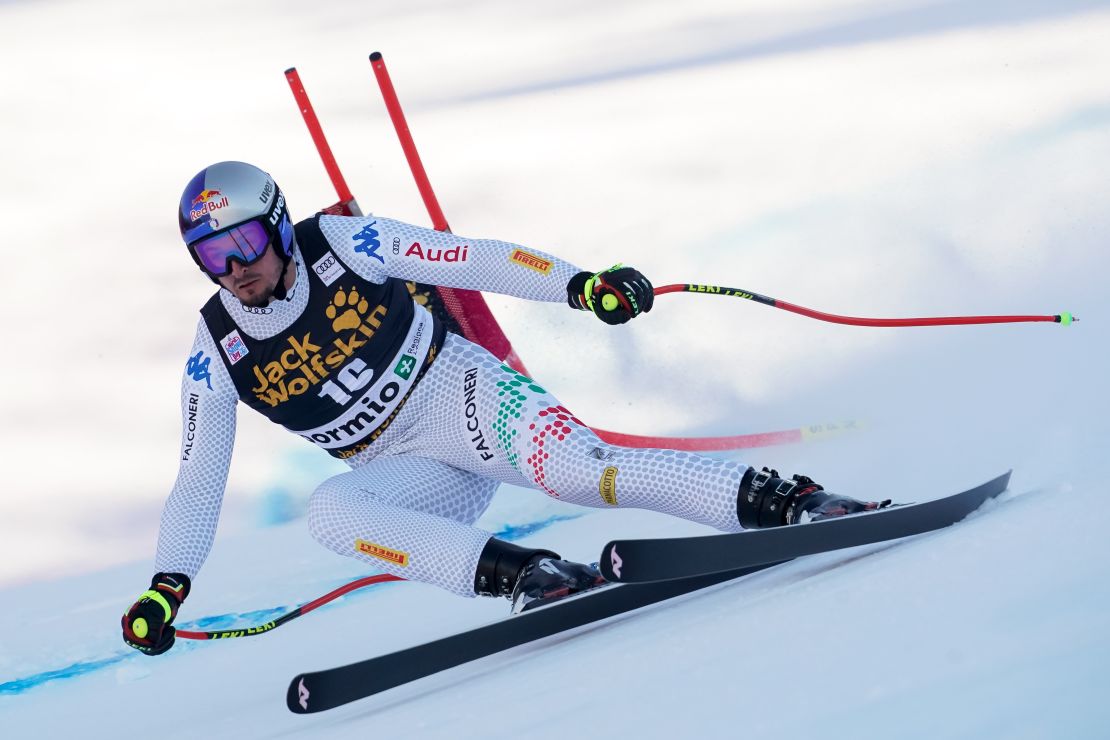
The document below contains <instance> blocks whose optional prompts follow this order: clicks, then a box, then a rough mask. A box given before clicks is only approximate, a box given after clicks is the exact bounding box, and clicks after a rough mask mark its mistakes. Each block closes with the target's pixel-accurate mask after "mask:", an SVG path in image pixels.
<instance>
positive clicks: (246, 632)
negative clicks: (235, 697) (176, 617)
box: [176, 573, 405, 640]
mask: <svg viewBox="0 0 1110 740" xmlns="http://www.w3.org/2000/svg"><path fill="white" fill-rule="evenodd" d="M403 580H405V579H404V578H401V577H400V576H394V575H389V574H388V573H384V574H382V575H376V576H366V577H365V578H359V579H358V580H357V581H351V582H350V583H348V584H347V585H345V586H340V587H339V588H337V589H335V590H334V591H329V592H328V593H326V594H324V595H323V596H321V597H320V598H318V599H315V600H313V601H310V602H308V603H307V604H301V605H300V606H298V607H297V608H296V609H293V610H291V611H288V612H286V613H285V614H282V615H281V616H280V617H278V618H277V619H274V620H271V621H269V622H266V623H265V624H257V625H254V626H253V627H242V628H240V629H233V630H214V631H212V632H199V631H196V632H195V631H192V630H177V633H176V634H177V636H178V637H182V638H184V639H186V640H223V639H227V638H229V637H252V636H254V635H261V634H264V633H266V632H269V631H270V630H273V629H277V628H278V627H280V626H281V625H283V624H287V623H288V622H292V621H293V620H294V619H296V618H297V617H303V616H304V615H305V614H308V613H309V612H310V611H312V610H313V609H317V608H319V607H321V606H323V605H324V604H326V603H328V602H329V601H335V600H336V599H338V598H339V597H340V596H342V595H344V594H347V593H350V592H351V591H354V590H355V589H359V588H363V587H364V586H372V585H374V584H375V583H389V582H390V581H403Z"/></svg>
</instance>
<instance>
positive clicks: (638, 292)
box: [567, 265, 655, 324]
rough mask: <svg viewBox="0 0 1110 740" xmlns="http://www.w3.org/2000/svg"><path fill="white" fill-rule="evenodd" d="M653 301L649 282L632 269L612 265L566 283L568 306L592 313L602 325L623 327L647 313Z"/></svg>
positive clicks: (576, 276)
mask: <svg viewBox="0 0 1110 740" xmlns="http://www.w3.org/2000/svg"><path fill="white" fill-rule="evenodd" d="M654 301H655V292H654V290H653V289H652V287H651V281H649V280H648V279H647V278H646V277H644V276H643V275H642V274H641V273H640V271H639V270H637V269H636V268H634V267H625V266H623V265H613V266H612V267H610V268H609V269H608V270H604V271H602V272H599V273H597V274H596V275H592V274H590V273H588V272H580V273H578V274H577V275H575V276H574V277H572V278H571V279H570V282H569V283H567V303H569V304H570V307H571V308H577V309H579V310H582V311H593V313H594V315H595V316H597V317H598V318H599V319H601V320H602V321H604V322H605V323H606V324H623V323H624V322H626V321H628V320H629V319H632V318H635V317H636V316H639V315H640V314H641V313H642V312H644V311H650V310H651V305H652V303H653V302H654Z"/></svg>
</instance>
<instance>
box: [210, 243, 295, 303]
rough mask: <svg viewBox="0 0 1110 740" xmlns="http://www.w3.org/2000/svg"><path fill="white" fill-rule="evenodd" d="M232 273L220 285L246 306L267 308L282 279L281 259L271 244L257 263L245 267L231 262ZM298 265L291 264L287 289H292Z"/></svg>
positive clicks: (239, 263)
mask: <svg viewBox="0 0 1110 740" xmlns="http://www.w3.org/2000/svg"><path fill="white" fill-rule="evenodd" d="M230 262H231V272H230V273H229V274H227V275H225V276H223V277H222V278H220V279H219V280H220V285H222V286H223V287H225V288H227V289H228V290H229V291H231V292H232V293H234V294H235V297H236V298H238V299H239V300H240V301H241V302H242V303H243V305H244V306H256V307H261V306H265V305H266V304H267V303H269V302H270V299H271V298H272V297H273V295H274V290H275V289H277V284H278V280H280V279H281V257H279V256H278V254H277V250H276V249H274V245H273V244H271V245H270V246H269V247H267V248H266V253H265V254H263V255H262V256H261V257H260V258H259V259H258V260H257V261H255V262H252V263H251V264H250V265H247V266H244V265H243V264H242V263H241V262H239V261H238V260H231V261H230ZM295 270H296V265H295V263H290V265H289V272H288V273H287V274H286V278H288V279H287V281H286V282H287V283H288V285H287V287H292V282H293V280H292V278H294V277H295V276H296V272H295Z"/></svg>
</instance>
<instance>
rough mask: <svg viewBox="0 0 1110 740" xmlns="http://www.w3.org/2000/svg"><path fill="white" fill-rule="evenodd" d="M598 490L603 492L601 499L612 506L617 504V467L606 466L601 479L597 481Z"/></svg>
mask: <svg viewBox="0 0 1110 740" xmlns="http://www.w3.org/2000/svg"><path fill="white" fill-rule="evenodd" d="M597 492H598V493H600V494H601V500H602V501H604V502H605V503H607V504H609V505H610V506H616V505H617V469H616V468H614V467H612V466H610V467H608V468H605V472H604V473H602V474H601V480H599V481H598V482H597Z"/></svg>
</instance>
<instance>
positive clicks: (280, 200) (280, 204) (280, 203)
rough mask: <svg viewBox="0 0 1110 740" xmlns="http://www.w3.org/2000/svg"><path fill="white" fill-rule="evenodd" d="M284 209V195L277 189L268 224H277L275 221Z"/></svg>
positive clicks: (279, 217)
mask: <svg viewBox="0 0 1110 740" xmlns="http://www.w3.org/2000/svg"><path fill="white" fill-rule="evenodd" d="M284 210H285V196H284V195H282V194H281V191H278V197H277V203H275V204H274V212H273V213H271V214H270V225H271V226H277V222H278V220H279V219H281V212H282V211H284Z"/></svg>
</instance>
